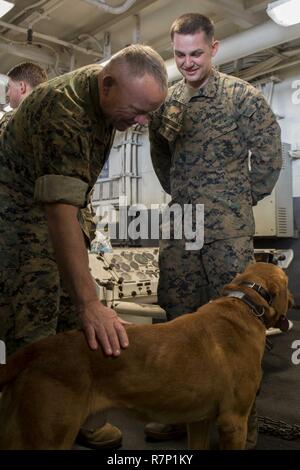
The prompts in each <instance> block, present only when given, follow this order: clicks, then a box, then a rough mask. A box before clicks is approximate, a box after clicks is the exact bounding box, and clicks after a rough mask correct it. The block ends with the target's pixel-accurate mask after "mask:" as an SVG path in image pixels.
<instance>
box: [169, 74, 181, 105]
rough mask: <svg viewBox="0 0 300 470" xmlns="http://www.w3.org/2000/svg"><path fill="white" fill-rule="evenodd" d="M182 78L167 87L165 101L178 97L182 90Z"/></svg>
mask: <svg viewBox="0 0 300 470" xmlns="http://www.w3.org/2000/svg"><path fill="white" fill-rule="evenodd" d="M184 87H185V85H184V79H182V80H180V81H179V82H177V83H175V84H174V85H172V86H170V88H169V89H168V95H167V98H166V101H168V100H170V99H174V98H177V99H178V98H180V96H181V95H182V94H183V92H184Z"/></svg>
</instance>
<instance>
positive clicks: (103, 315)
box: [78, 300, 129, 356]
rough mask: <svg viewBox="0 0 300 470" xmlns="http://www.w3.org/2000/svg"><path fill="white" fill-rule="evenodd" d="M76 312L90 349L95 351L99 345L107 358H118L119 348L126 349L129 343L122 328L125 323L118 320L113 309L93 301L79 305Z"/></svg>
mask: <svg viewBox="0 0 300 470" xmlns="http://www.w3.org/2000/svg"><path fill="white" fill-rule="evenodd" d="M78 310H79V314H80V318H81V322H82V326H83V331H84V333H85V337H86V340H87V342H88V345H89V347H90V348H91V349H97V348H98V343H99V344H100V345H101V346H102V348H103V350H104V352H105V354H107V355H108V356H111V355H112V356H119V355H120V354H121V348H127V346H128V344H129V341H128V336H127V333H126V330H125V328H124V326H123V324H126V323H127V322H125V321H123V320H122V319H121V318H119V317H118V315H117V314H116V312H115V311H114V310H113V309H111V308H109V307H106V306H105V305H103V304H101V302H99V300H94V301H91V302H88V303H86V304H84V305H81V306H80V307H79V308H78Z"/></svg>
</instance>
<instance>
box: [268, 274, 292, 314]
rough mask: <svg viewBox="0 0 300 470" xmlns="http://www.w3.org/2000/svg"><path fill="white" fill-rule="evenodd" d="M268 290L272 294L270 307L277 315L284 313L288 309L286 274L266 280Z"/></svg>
mask: <svg viewBox="0 0 300 470" xmlns="http://www.w3.org/2000/svg"><path fill="white" fill-rule="evenodd" d="M268 290H269V293H270V294H271V296H272V307H273V308H274V309H275V311H276V313H277V315H279V316H280V315H286V313H287V311H288V309H289V295H288V294H289V291H288V288H287V278H286V276H285V277H283V276H280V277H279V276H276V278H272V279H270V280H269V281H268Z"/></svg>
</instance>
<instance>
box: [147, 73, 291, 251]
mask: <svg viewBox="0 0 300 470" xmlns="http://www.w3.org/2000/svg"><path fill="white" fill-rule="evenodd" d="M149 127H150V128H149V132H150V141H151V157H152V163H153V167H154V170H155V171H156V174H157V176H158V179H159V180H160V183H161V185H162V187H163V188H164V190H165V191H167V192H168V193H169V194H171V196H172V200H173V201H174V202H178V203H194V204H196V203H199V204H204V207H205V240H206V242H207V243H209V242H211V241H214V240H221V239H223V238H231V237H238V236H246V235H249V236H252V235H253V234H254V218H253V211H252V206H253V205H255V204H256V203H257V202H258V201H259V200H260V199H262V198H263V197H265V196H267V195H268V194H270V193H271V191H272V189H273V187H274V185H275V183H276V180H277V178H278V176H279V172H280V169H281V164H282V156H281V141H280V127H279V125H278V123H277V122H276V117H275V115H274V114H273V112H272V111H271V109H270V107H269V106H268V104H267V103H266V101H265V99H264V98H263V96H262V95H261V93H259V92H258V91H257V90H256V89H255V88H254V87H252V86H251V85H249V84H248V83H246V82H244V81H242V80H239V79H237V78H235V77H231V76H228V75H224V74H222V73H219V72H217V71H216V70H214V69H213V70H212V74H211V77H210V79H209V80H208V82H207V83H206V84H205V85H204V86H203V87H202V88H199V89H197V90H194V89H192V88H190V87H188V86H187V85H186V84H185V82H184V80H182V81H180V82H179V83H178V84H176V85H174V86H173V87H171V88H170V90H169V94H168V98H167V100H166V102H165V104H164V105H163V106H162V107H161V108H160V110H159V111H157V112H155V113H153V116H152V120H151V123H150V126H149ZM249 151H251V153H252V156H251V171H250V170H249V164H248V154H249Z"/></svg>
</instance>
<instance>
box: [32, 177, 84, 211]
mask: <svg viewBox="0 0 300 470" xmlns="http://www.w3.org/2000/svg"><path fill="white" fill-rule="evenodd" d="M88 188H89V187H88V184H87V183H85V182H84V181H82V180H80V179H78V178H72V177H71V176H63V175H45V176H41V177H40V178H38V179H37V180H36V182H35V189H34V199H35V200H36V201H39V202H43V203H55V202H61V203H67V204H72V205H73V206H77V207H84V206H85V203H86V194H87V192H88Z"/></svg>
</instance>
